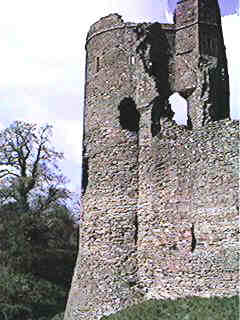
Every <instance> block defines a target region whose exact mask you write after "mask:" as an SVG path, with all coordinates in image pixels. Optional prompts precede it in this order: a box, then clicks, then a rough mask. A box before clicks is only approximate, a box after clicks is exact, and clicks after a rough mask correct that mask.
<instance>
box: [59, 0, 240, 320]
mask: <svg viewBox="0 0 240 320" xmlns="http://www.w3.org/2000/svg"><path fill="white" fill-rule="evenodd" d="M220 19H221V18H220V14H219V8H218V5H217V1H213V0H208V1H203V0H202V1H200V0H199V1H197V0H185V1H179V3H178V6H177V10H176V17H175V20H176V23H175V25H166V24H159V23H153V24H149V23H144V24H141V25H137V24H133V23H125V22H124V21H123V20H122V19H121V17H120V16H119V15H117V14H113V15H109V16H107V17H105V18H102V19H101V20H99V21H98V22H96V23H95V24H94V25H93V26H92V27H91V29H90V31H89V34H88V38H87V43H86V51H87V63H86V87H85V88H86V92H85V130H84V154H83V162H84V166H83V169H84V172H83V187H84V200H83V206H84V221H83V222H82V224H81V226H80V241H79V242H80V245H79V254H78V259H77V262H76V267H75V272H74V276H73V281H72V288H71V290H70V293H69V299H68V304H67V308H66V312H65V318H64V319H65V320H95V319H100V318H101V316H102V315H103V314H105V315H106V314H110V313H113V312H117V311H118V310H121V309H122V308H124V307H127V306H129V305H131V304H133V303H137V302H141V301H142V300H144V299H149V298H159V299H160V298H169V297H171V298H177V297H180V296H181V297H182V296H189V295H199V296H212V295H219V296H221V295H225V296H231V295H235V294H237V286H238V279H237V278H238V260H237V233H238V228H237V219H238V213H239V212H238V210H239V207H238V187H239V185H238V159H239V150H238V142H239V136H238V129H239V124H238V122H237V121H232V120H230V119H229V84H228V72H227V60H226V54H225V47H224V42H223V36H222V29H221V21H220ZM174 92H179V94H180V95H181V96H183V97H184V98H185V99H187V102H188V125H187V126H180V125H177V124H176V123H175V122H174V121H173V120H172V119H173V115H174V113H173V111H172V110H171V106H170V104H169V101H168V98H169V96H171V95H172V93H174Z"/></svg>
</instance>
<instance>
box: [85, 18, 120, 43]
mask: <svg viewBox="0 0 240 320" xmlns="http://www.w3.org/2000/svg"><path fill="white" fill-rule="evenodd" d="M124 26H125V23H124V20H123V19H122V17H121V16H120V15H119V14H117V13H111V14H109V15H108V16H106V17H103V18H101V19H100V20H98V21H97V22H95V23H94V24H92V25H91V27H90V30H89V32H88V35H87V40H88V39H89V38H91V37H92V36H93V35H94V34H97V33H99V32H103V31H105V30H108V29H112V28H116V27H124Z"/></svg>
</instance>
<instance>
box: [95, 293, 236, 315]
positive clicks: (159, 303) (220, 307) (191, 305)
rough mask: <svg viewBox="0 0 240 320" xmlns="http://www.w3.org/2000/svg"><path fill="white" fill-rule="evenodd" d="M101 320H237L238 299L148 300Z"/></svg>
mask: <svg viewBox="0 0 240 320" xmlns="http://www.w3.org/2000/svg"><path fill="white" fill-rule="evenodd" d="M101 319H102V320H104V319H105V320H238V319H239V297H238V296H234V297H231V298H226V297H225V298H218V297H211V298H200V297H191V298H184V299H178V300H149V301H146V302H144V303H142V304H139V305H134V306H132V307H129V308H127V309H125V310H122V311H120V312H118V313H115V314H112V315H110V316H107V317H103V318H101Z"/></svg>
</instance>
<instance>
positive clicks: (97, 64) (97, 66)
mask: <svg viewBox="0 0 240 320" xmlns="http://www.w3.org/2000/svg"><path fill="white" fill-rule="evenodd" d="M99 70H100V58H99V57H97V58H96V72H98V71H99Z"/></svg>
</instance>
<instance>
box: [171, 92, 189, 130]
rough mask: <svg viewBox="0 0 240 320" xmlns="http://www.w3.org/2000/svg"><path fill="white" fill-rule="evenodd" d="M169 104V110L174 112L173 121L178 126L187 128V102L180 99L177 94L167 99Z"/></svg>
mask: <svg viewBox="0 0 240 320" xmlns="http://www.w3.org/2000/svg"><path fill="white" fill-rule="evenodd" d="M169 103H170V104H171V109H172V111H173V112H174V117H173V120H175V121H176V122H177V123H178V124H183V125H186V126H187V125H188V114H187V101H186V100H185V99H184V98H183V97H181V96H180V94H179V93H174V94H172V95H171V96H170V97H169Z"/></svg>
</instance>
